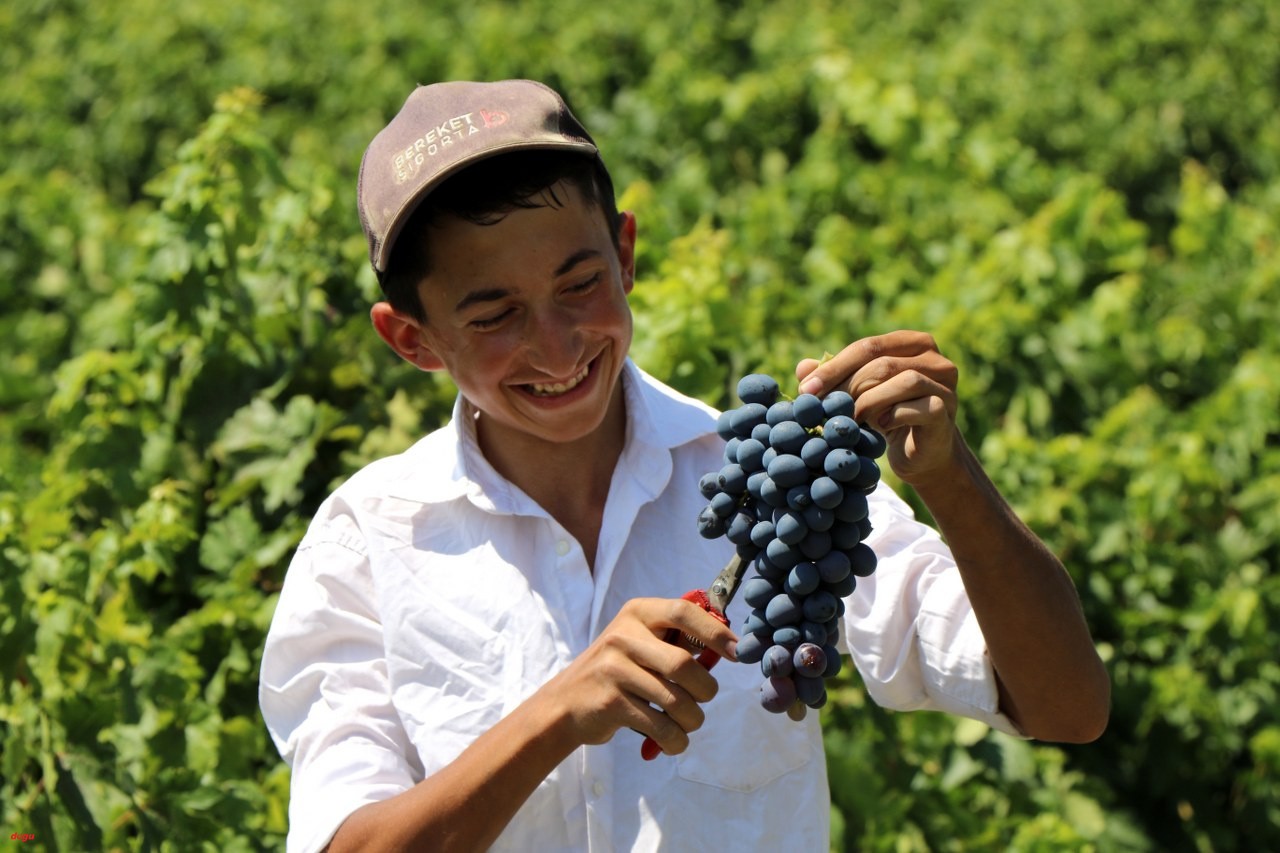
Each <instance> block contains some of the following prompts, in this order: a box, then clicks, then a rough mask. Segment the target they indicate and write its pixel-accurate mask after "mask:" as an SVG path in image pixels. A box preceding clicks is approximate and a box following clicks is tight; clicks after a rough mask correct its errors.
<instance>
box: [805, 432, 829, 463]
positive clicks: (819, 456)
mask: <svg viewBox="0 0 1280 853" xmlns="http://www.w3.org/2000/svg"><path fill="white" fill-rule="evenodd" d="M829 452H831V445H829V444H827V440H826V439H825V438H823V437H822V436H820V435H815V436H813V437H812V438H810V439H809V440H808V441H806V442H805V443H804V444H803V445H802V446H801V447H800V458H801V459H803V460H804V464H806V465H808V466H809V467H810V468H812V469H813V470H814V471H821V470H822V460H824V459H826V458H827V454H828V453H829Z"/></svg>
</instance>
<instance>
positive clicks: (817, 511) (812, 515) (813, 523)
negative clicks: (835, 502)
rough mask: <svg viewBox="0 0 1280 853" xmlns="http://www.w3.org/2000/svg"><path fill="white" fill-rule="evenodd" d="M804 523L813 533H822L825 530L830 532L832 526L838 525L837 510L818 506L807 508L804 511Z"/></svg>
mask: <svg viewBox="0 0 1280 853" xmlns="http://www.w3.org/2000/svg"><path fill="white" fill-rule="evenodd" d="M804 523H805V526H807V527H808V528H809V530H811V531H817V532H819V533H821V532H822V531H824V530H830V529H831V526H832V525H833V524H835V523H836V513H835V510H831V509H823V508H822V507H820V506H818V505H817V504H814V505H813V506H809V507H806V508H805V510H804Z"/></svg>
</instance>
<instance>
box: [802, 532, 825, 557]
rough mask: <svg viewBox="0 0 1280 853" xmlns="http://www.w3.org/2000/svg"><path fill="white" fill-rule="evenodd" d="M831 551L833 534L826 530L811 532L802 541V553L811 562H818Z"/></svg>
mask: <svg viewBox="0 0 1280 853" xmlns="http://www.w3.org/2000/svg"><path fill="white" fill-rule="evenodd" d="M830 550H831V534H830V533H828V532H827V531H825V530H810V531H809V532H808V533H806V534H805V536H804V539H801V540H800V553H801V554H803V555H804V556H806V557H808V558H809V559H810V560H817V559H818V558H820V557H822V556H824V555H825V554H826V553H827V552H828V551H830Z"/></svg>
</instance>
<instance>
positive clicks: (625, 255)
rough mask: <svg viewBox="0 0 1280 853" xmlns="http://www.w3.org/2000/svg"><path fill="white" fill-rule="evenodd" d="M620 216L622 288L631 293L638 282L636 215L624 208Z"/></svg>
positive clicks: (619, 240)
mask: <svg viewBox="0 0 1280 853" xmlns="http://www.w3.org/2000/svg"><path fill="white" fill-rule="evenodd" d="M618 216H619V219H620V221H619V223H618V261H619V263H620V264H621V265H622V289H623V291H624V292H626V293H630V292H631V288H633V287H635V284H636V215H635V214H634V213H632V212H631V211H629V210H623V211H620V212H619V213H618Z"/></svg>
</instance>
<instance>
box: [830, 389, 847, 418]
mask: <svg viewBox="0 0 1280 853" xmlns="http://www.w3.org/2000/svg"><path fill="white" fill-rule="evenodd" d="M822 411H823V413H824V414H826V416H827V417H828V418H834V417H836V416H837V415H844V416H845V417H853V397H851V396H849V394H848V393H847V392H845V391H832V392H831V393H830V394H828V395H827V396H826V397H824V398H823V399H822Z"/></svg>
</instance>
